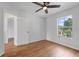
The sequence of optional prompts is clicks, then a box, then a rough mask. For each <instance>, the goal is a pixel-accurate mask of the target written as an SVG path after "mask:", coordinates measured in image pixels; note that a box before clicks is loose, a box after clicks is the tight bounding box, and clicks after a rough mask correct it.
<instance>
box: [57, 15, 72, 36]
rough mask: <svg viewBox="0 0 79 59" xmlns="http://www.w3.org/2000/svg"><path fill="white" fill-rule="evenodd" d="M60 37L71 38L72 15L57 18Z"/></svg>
mask: <svg viewBox="0 0 79 59" xmlns="http://www.w3.org/2000/svg"><path fill="white" fill-rule="evenodd" d="M57 30H58V31H57V33H58V37H67V38H71V35H72V16H65V17H60V18H57Z"/></svg>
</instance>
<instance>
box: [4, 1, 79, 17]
mask: <svg viewBox="0 0 79 59" xmlns="http://www.w3.org/2000/svg"><path fill="white" fill-rule="evenodd" d="M39 3H42V2H39ZM5 4H7V5H8V6H10V7H12V8H15V9H17V10H22V11H25V12H29V13H33V14H36V15H38V16H43V17H46V16H48V15H51V14H55V13H57V12H60V11H63V10H65V9H68V8H72V7H74V6H77V5H79V3H78V2H51V3H50V5H53V4H59V5H61V7H60V8H50V9H48V14H45V12H44V11H43V10H41V11H39V12H37V13H35V11H36V10H37V9H39V8H40V6H38V5H35V4H33V3H32V2H6V3H5Z"/></svg>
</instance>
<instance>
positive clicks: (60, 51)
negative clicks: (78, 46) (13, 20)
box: [4, 40, 79, 57]
mask: <svg viewBox="0 0 79 59" xmlns="http://www.w3.org/2000/svg"><path fill="white" fill-rule="evenodd" d="M10 45H11V43H10ZM11 46H12V45H11ZM13 47H15V48H8V49H7V50H6V51H5V54H4V56H15V57H79V51H77V50H74V49H71V48H68V47H65V46H63V45H60V44H57V43H54V42H50V41H47V40H41V41H38V42H33V43H30V44H26V45H21V46H17V47H16V46H14V45H13ZM11 49H12V50H11Z"/></svg>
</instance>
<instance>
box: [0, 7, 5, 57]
mask: <svg viewBox="0 0 79 59" xmlns="http://www.w3.org/2000/svg"><path fill="white" fill-rule="evenodd" d="M3 53H4V40H3V9H2V8H1V7H0V56H1V55H2V54H3Z"/></svg>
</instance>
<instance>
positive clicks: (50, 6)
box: [32, 2, 60, 14]
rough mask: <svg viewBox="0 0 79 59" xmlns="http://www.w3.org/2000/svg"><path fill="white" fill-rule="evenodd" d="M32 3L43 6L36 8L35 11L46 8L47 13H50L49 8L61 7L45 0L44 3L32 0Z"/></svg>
mask: <svg viewBox="0 0 79 59" xmlns="http://www.w3.org/2000/svg"><path fill="white" fill-rule="evenodd" d="M32 3H34V4H36V5H38V6H40V7H41V8H40V9H38V10H36V11H35V12H38V11H40V10H44V11H45V13H46V14H47V13H48V8H59V7H60V5H49V4H50V2H43V4H41V3H38V2H32Z"/></svg>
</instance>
